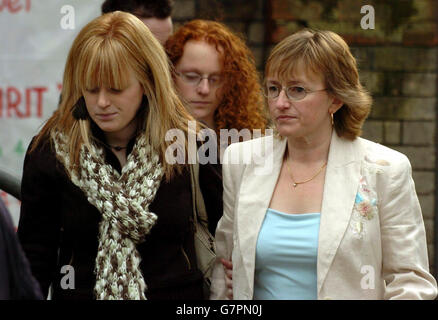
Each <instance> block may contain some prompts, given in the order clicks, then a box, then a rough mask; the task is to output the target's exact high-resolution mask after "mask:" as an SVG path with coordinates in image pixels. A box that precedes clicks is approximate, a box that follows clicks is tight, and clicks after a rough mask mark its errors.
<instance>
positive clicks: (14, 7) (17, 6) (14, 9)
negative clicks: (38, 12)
mask: <svg viewBox="0 0 438 320" xmlns="http://www.w3.org/2000/svg"><path fill="white" fill-rule="evenodd" d="M30 6H31V0H0V12H2V11H3V10H7V11H9V12H10V13H18V12H20V11H23V10H24V11H26V12H29V11H30Z"/></svg>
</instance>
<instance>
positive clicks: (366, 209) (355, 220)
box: [351, 177, 377, 238]
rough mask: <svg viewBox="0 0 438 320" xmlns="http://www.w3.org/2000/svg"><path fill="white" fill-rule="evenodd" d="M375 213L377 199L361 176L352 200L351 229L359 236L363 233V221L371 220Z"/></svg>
mask: <svg viewBox="0 0 438 320" xmlns="http://www.w3.org/2000/svg"><path fill="white" fill-rule="evenodd" d="M376 214H377V199H376V197H375V196H374V195H373V192H372V191H371V190H370V188H369V187H368V185H367V182H366V179H365V178H364V177H361V179H360V184H359V190H358V192H357V194H356V199H355V201H354V209H353V217H352V223H351V227H352V231H353V233H354V234H356V235H357V236H358V237H359V238H362V237H363V235H364V234H365V229H364V223H366V221H370V220H372V219H373V218H374V217H375V216H376Z"/></svg>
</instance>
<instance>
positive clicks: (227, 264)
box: [221, 259, 233, 300]
mask: <svg viewBox="0 0 438 320" xmlns="http://www.w3.org/2000/svg"><path fill="white" fill-rule="evenodd" d="M221 263H222V265H223V266H224V271H225V285H226V286H227V298H228V299H230V300H233V263H232V262H231V261H230V260H225V259H221Z"/></svg>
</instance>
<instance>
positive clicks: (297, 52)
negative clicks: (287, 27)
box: [265, 29, 372, 140]
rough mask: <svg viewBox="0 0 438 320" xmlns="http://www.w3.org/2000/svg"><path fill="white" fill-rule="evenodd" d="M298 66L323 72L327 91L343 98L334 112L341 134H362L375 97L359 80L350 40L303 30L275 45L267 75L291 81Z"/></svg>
mask: <svg viewBox="0 0 438 320" xmlns="http://www.w3.org/2000/svg"><path fill="white" fill-rule="evenodd" d="M298 65H303V66H304V68H305V70H307V71H308V72H312V73H314V74H317V75H322V76H323V78H324V82H325V88H326V89H327V92H328V93H329V94H332V95H333V96H334V97H336V98H338V99H339V100H341V101H342V103H343V106H342V107H341V108H340V109H339V110H338V111H337V112H336V113H335V114H334V126H335V130H336V132H337V134H338V136H340V137H344V138H346V139H350V140H353V139H355V138H356V137H358V136H359V135H360V134H361V130H362V125H363V123H364V121H365V119H366V118H367V116H368V114H369V112H370V109H371V104H372V98H371V95H370V94H369V93H368V92H367V91H366V90H365V89H364V88H363V87H362V85H361V83H360V81H359V73H358V70H357V65H356V59H355V58H354V57H353V55H352V54H351V52H350V49H349V47H348V45H347V43H346V42H345V41H344V40H343V39H342V38H341V37H340V36H339V35H337V34H336V33H334V32H331V31H316V30H310V29H304V30H301V31H299V32H297V33H295V34H293V35H291V36H289V37H287V38H286V39H284V40H282V41H281V42H280V43H279V44H277V45H276V46H275V47H274V49H273V50H272V52H271V54H270V56H269V58H268V60H267V62H266V67H265V76H266V77H268V76H273V75H276V76H278V77H279V79H281V80H283V81H287V80H288V78H289V77H290V76H291V75H294V71H296V70H297V69H298Z"/></svg>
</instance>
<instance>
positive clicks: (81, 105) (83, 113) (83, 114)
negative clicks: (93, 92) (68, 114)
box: [72, 97, 88, 120]
mask: <svg viewBox="0 0 438 320" xmlns="http://www.w3.org/2000/svg"><path fill="white" fill-rule="evenodd" d="M72 114H73V118H75V119H76V120H86V119H87V118H88V111H87V105H86V104H85V99H84V97H80V98H79V100H78V102H76V104H75V105H74V106H73V109H72Z"/></svg>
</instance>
